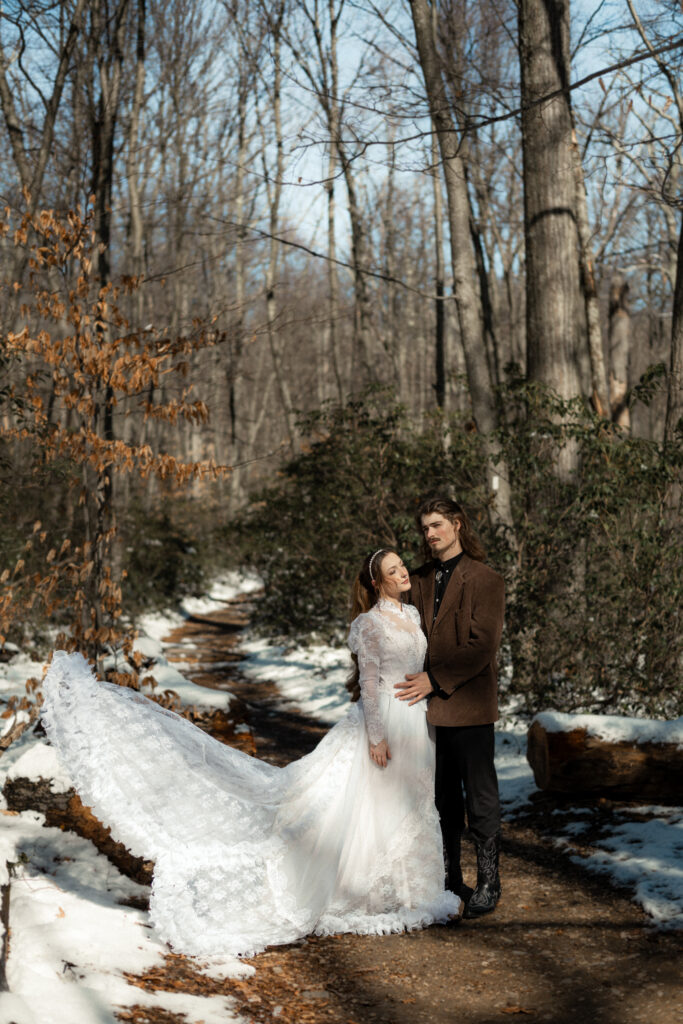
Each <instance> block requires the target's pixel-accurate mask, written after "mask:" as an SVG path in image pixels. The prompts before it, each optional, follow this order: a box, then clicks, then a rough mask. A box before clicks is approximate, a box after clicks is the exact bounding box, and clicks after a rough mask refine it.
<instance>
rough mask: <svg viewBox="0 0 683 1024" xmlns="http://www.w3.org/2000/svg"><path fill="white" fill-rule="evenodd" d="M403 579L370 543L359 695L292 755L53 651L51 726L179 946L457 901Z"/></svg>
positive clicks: (259, 938)
mask: <svg viewBox="0 0 683 1024" xmlns="http://www.w3.org/2000/svg"><path fill="white" fill-rule="evenodd" d="M409 589H410V582H409V579H408V572H407V570H406V568H405V566H404V565H403V562H402V561H401V559H400V558H399V557H398V555H397V554H395V552H393V551H391V550H390V549H387V548H381V549H380V550H379V551H375V552H374V554H372V555H371V556H369V557H368V558H366V559H365V561H364V564H363V567H362V569H361V571H360V573H359V575H358V577H357V579H356V581H355V584H354V614H355V616H356V617H355V618H354V619H353V621H352V623H351V629H350V632H349V640H348V643H349V647H350V648H351V651H352V652H353V655H354V662H355V665H356V672H355V678H354V679H353V680H351V681H350V683H349V689H351V690H352V696H355V697H356V698H357V697H358V695H360V700H359V701H358V702H357V703H352V704H351V707H350V709H349V711H348V713H347V714H346V716H345V717H344V718H343V719H342V720H341V721H340V722H338V723H337V725H335V726H334V727H333V728H332V729H331V730H330V731H329V733H328V734H327V735H326V736H325V737H324V739H323V740H322V741H321V742H320V743H319V744H318V746H317V747H316V748H315V750H313V751H312V752H311V753H310V754H308V755H307V756H306V757H302V758H301V759H300V760H298V761H294V762H293V763H291V764H289V765H287V766H286V767H284V768H277V767H274V766H273V765H270V764H267V763H265V762H263V761H259V760H258V759H257V758H254V757H250V756H249V755H247V754H245V753H243V752H241V751H239V750H234V749H232V748H231V747H226V746H224V745H223V744H222V743H219V742H218V741H217V740H214V739H212V738H211V737H209V736H207V735H206V734H205V733H203V732H202V731H201V730H200V729H198V728H196V727H195V726H193V725H192V724H191V723H190V722H188V721H187V720H186V719H184V718H181V717H180V716H178V715H176V714H175V713H173V712H171V711H167V710H166V709H164V708H162V707H160V706H159V705H158V704H156V703H154V702H153V701H151V700H148V699H147V698H146V697H144V696H142V695H141V694H140V693H138V692H136V691H135V690H132V689H126V688H122V687H119V686H114V685H111V684H109V683H103V682H98V681H97V680H96V679H95V678H94V676H93V675H92V672H91V671H90V668H89V665H88V663H87V661H86V660H85V658H84V657H83V656H82V655H80V654H66V653H64V652H63V651H57V652H56V653H55V655H54V657H53V659H52V664H51V666H50V669H49V671H48V674H47V677H46V679H45V683H44V687H43V694H44V705H43V721H44V724H45V729H46V731H47V734H48V736H49V739H50V741H51V743H52V744H53V745H54V747H55V748H56V750H57V753H58V755H59V758H60V760H61V761H62V763H63V764H64V767H65V768H66V769H67V771H68V772H69V774H70V776H71V778H72V779H73V782H74V785H75V787H76V789H77V790H78V792H79V793H80V795H81V797H82V798H83V801H84V803H87V804H88V805H90V806H91V807H92V809H93V811H94V813H95V814H96V815H97V816H98V817H99V818H100V819H101V820H102V821H104V822H105V823H106V824H107V825H109V826H110V827H111V831H112V833H113V835H114V837H115V838H117V839H119V840H120V841H121V842H123V843H125V844H126V845H127V846H128V847H129V848H130V849H131V850H132V851H133V852H134V853H135V854H137V855H139V856H142V857H145V858H146V859H149V860H154V862H155V867H154V882H153V887H152V897H151V901H150V916H151V919H152V922H153V924H154V926H155V928H156V929H157V932H158V934H159V935H160V937H161V938H162V939H163V940H165V941H167V942H169V943H170V944H171V946H172V947H173V948H174V949H175V950H177V951H179V952H184V953H189V954H195V955H227V954H231V955H239V956H251V955H254V954H255V953H257V952H260V951H261V950H263V949H264V948H265V947H266V946H269V945H272V944H278V943H287V942H292V941H294V940H296V939H298V938H301V937H302V936H304V935H308V934H310V933H315V934H316V935H330V934H333V933H336V932H356V933H359V934H385V933H388V932H398V931H403V930H404V929H412V928H422V927H425V926H426V925H429V924H432V923H434V922H439V921H441V922H443V921H446V920H447V919H448V918H449V917H450V916H453V915H454V914H457V911H458V907H459V902H460V901H459V899H458V897H457V896H455V895H454V894H453V893H451V892H448V891H445V890H444V862H443V852H442V840H441V830H440V827H439V818H438V814H437V811H436V808H435V806H434V743H433V740H432V739H431V737H430V735H429V731H428V726H427V721H426V715H425V703H424V702H422V703H421V704H416V705H414V706H409V705H408V704H407V703H405V702H403V701H400V700H398V699H397V698H396V697H395V696H394V688H393V687H394V683H395V682H397V681H401V680H403V678H404V676H405V674H406V673H413V672H419V671H421V669H422V665H423V661H424V654H425V648H426V640H425V637H424V634H423V633H422V631H421V629H420V621H419V615H418V613H417V611H416V610H415V609H414V608H413V607H412V606H410V605H403V604H402V603H401V594H402V593H403V592H405V591H407V590H409ZM354 691H355V692H354Z"/></svg>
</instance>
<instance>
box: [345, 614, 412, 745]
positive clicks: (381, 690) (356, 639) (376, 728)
mask: <svg viewBox="0 0 683 1024" xmlns="http://www.w3.org/2000/svg"><path fill="white" fill-rule="evenodd" d="M348 644H349V647H350V648H351V650H352V651H353V653H354V654H355V655H356V657H357V658H358V667H359V669H360V690H361V698H362V702H363V714H364V716H365V726H366V729H367V733H368V738H369V740H370V742H371V743H372V744H376V743H379V742H380V741H381V740H382V739H384V738H385V734H384V716H383V714H382V697H392V698H393V699H397V698H396V691H395V689H394V684H395V683H400V682H403V679H404V677H405V675H406V673H413V672H421V671H422V668H423V665H424V658H425V652H426V650H427V639H426V637H425V635H424V633H423V632H422V630H421V628H420V613H419V612H418V610H417V608H414V607H413V606H412V605H409V604H404V605H403V606H402V607H401V608H400V609H399V608H397V606H396V605H395V604H393V602H391V601H378V602H377V604H376V605H375V606H374V607H373V608H371V609H370V611H369V612H364V613H363V614H362V615H359V616H358V617H357V618H355V619H354V620H353V622H352V623H351V628H350V630H349V639H348ZM423 704H425V705H426V702H423Z"/></svg>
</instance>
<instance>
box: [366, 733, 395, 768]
mask: <svg viewBox="0 0 683 1024" xmlns="http://www.w3.org/2000/svg"><path fill="white" fill-rule="evenodd" d="M370 757H371V758H372V760H373V761H374V762H375V764H377V765H379V767H380V768H386V766H387V761H391V751H390V750H389V744H388V743H387V741H386V740H381V741H380V742H379V743H376V744H375V745H374V746H373V745H372V744H370Z"/></svg>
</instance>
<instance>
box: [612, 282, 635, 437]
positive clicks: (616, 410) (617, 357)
mask: <svg viewBox="0 0 683 1024" xmlns="http://www.w3.org/2000/svg"><path fill="white" fill-rule="evenodd" d="M628 292H629V287H628V284H627V283H626V281H624V279H623V278H622V277H618V276H617V277H615V278H613V280H612V283H611V285H610V293H609V357H610V371H611V372H610V400H611V407H610V412H611V416H612V419H613V420H614V422H615V423H618V424H619V426H620V427H624V429H625V430H629V429H630V427H631V417H630V412H629V408H628V405H627V404H626V395H627V392H628V361H629V355H630V351H631V314H630V312H629V308H628Z"/></svg>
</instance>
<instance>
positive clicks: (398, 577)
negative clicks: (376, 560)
mask: <svg viewBox="0 0 683 1024" xmlns="http://www.w3.org/2000/svg"><path fill="white" fill-rule="evenodd" d="M381 574H382V578H381V579H380V580H379V585H378V589H379V596H380V597H388V598H393V599H394V601H399V600H400V598H401V594H403V593H405V591H406V590H410V577H409V576H408V570H407V569H406V567H405V565H404V564H403V562H402V560H401V559H400V558H399V556H398V555H395V554H394V553H393V552H391V553H390V554H388V555H385V556H384V558H383V559H382V565H381Z"/></svg>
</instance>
